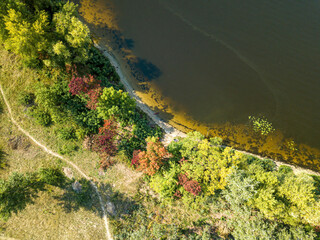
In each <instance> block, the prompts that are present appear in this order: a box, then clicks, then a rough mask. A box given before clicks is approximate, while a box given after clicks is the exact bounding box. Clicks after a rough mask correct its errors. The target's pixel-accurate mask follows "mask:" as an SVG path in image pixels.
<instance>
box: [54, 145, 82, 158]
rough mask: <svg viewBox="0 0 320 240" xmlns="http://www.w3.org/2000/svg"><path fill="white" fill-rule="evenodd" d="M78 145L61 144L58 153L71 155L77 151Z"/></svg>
mask: <svg viewBox="0 0 320 240" xmlns="http://www.w3.org/2000/svg"><path fill="white" fill-rule="evenodd" d="M78 149H79V147H78V146H77V145H76V144H74V143H67V144H64V145H62V147H60V149H59V151H58V152H59V153H60V154H62V155H71V154H72V153H73V152H75V151H78Z"/></svg>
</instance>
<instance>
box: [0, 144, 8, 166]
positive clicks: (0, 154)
mask: <svg viewBox="0 0 320 240" xmlns="http://www.w3.org/2000/svg"><path fill="white" fill-rule="evenodd" d="M6 165H7V164H6V159H5V152H4V151H3V150H2V147H1V146H0V169H1V168H4V167H5V166H6Z"/></svg>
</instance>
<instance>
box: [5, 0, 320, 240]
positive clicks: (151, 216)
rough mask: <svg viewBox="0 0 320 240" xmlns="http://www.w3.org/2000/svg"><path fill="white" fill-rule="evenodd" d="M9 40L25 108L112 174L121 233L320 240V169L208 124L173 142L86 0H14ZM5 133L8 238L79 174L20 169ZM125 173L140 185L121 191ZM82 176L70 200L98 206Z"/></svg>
mask: <svg viewBox="0 0 320 240" xmlns="http://www.w3.org/2000/svg"><path fill="white" fill-rule="evenodd" d="M0 41H1V46H0V48H1V49H0V53H1V58H2V60H1V61H0V84H1V86H2V88H3V89H4V90H5V93H6V94H7V96H8V99H9V101H10V104H11V105H12V108H13V109H14V114H16V115H17V117H18V118H19V119H20V120H19V121H20V123H21V124H22V125H23V126H24V127H25V128H27V129H29V131H30V132H32V133H33V134H34V135H35V136H37V138H39V139H41V140H42V141H45V142H47V143H48V144H49V146H51V147H52V148H53V149H54V150H55V151H57V152H58V153H59V154H61V155H63V156H66V157H67V158H69V159H70V161H73V162H75V163H76V164H78V165H80V166H81V167H82V169H83V170H85V171H87V172H88V173H90V176H92V177H93V178H95V179H96V181H97V182H99V183H100V184H99V186H100V188H99V190H100V191H101V192H104V194H105V195H106V196H107V195H108V196H107V197H106V199H112V202H114V205H115V208H116V213H114V214H109V215H108V218H109V219H110V223H111V229H112V235H113V238H114V239H243V240H245V239H246V240H247V239H283V240H287V239H320V177H319V176H318V175H310V174H306V173H299V172H294V171H293V170H292V169H291V168H290V167H288V166H280V167H278V166H277V165H276V164H275V163H274V162H273V161H272V160H270V159H262V158H257V157H253V156H250V155H246V154H244V153H240V152H238V151H236V150H235V149H233V148H231V147H226V146H224V145H223V144H222V140H221V139H220V138H219V137H210V138H207V137H205V136H203V135H202V134H201V133H199V132H189V133H188V135H187V137H185V138H176V139H174V140H173V141H172V142H171V143H170V144H169V145H168V146H164V145H163V143H162V142H161V141H160V140H161V138H162V137H163V135H164V132H163V131H162V130H161V128H160V127H158V126H157V125H156V124H154V123H153V122H152V121H151V119H150V118H148V116H147V115H146V114H145V113H144V112H142V111H141V110H139V109H138V108H137V105H136V101H135V100H134V99H133V98H131V97H130V96H129V94H128V93H127V92H126V91H125V89H124V87H123V85H122V84H121V82H120V79H119V76H118V75H117V73H116V72H115V70H114V68H113V67H112V65H111V64H110V62H109V61H108V59H107V58H105V57H104V56H103V54H102V53H100V52H99V50H97V49H96V48H95V47H94V44H93V39H92V36H91V34H90V30H89V28H88V27H87V26H86V25H85V24H83V23H82V22H81V21H80V18H79V15H78V12H77V5H76V4H74V3H72V2H69V1H64V0H33V1H27V0H2V1H1V2H0ZM5 112H6V107H5V104H4V103H3V102H1V107H0V116H1V125H2V124H3V126H0V127H1V129H4V128H6V127H7V126H9V125H8V124H9V123H7V124H5V120H3V119H5V118H6V113H5ZM1 129H0V130H1ZM1 131H2V132H1V134H2V136H1V138H2V140H1V141H0V147H1V148H0V174H1V180H0V218H1V222H0V236H1V234H4V236H6V233H7V232H6V230H5V229H6V226H7V227H8V226H9V225H10V224H17V223H12V222H9V221H10V218H12V217H13V216H15V215H17V214H22V212H23V211H25V210H26V209H27V206H29V205H32V204H34V201H35V200H34V199H36V198H39V197H40V198H41V194H40V193H41V192H49V193H50V192H51V191H60V190H58V189H67V188H68V186H70V185H71V180H69V179H68V178H66V176H65V175H64V173H63V164H61V163H60V162H59V161H53V162H52V164H51V165H50V166H45V167H39V168H38V169H37V170H34V169H33V171H32V169H29V167H26V168H28V171H27V172H25V171H24V170H21V168H20V170H19V168H17V169H16V170H15V171H11V170H10V164H11V165H12V166H13V165H14V163H11V162H10V159H11V158H10V157H8V155H10V154H8V153H9V152H11V150H9V147H7V146H8V142H9V140H10V139H7V138H6V136H4V130H1ZM10 141H11V140H10ZM13 149H14V148H13ZM13 156H14V155H13ZM88 156H89V157H88ZM8 159H9V160H8ZM23 160H24V159H22V158H21V159H16V160H14V161H23ZM19 164H20V163H19ZM24 164H26V165H28V163H24ZM120 166H121V167H120ZM119 169H120V170H119ZM117 171H120V173H119V172H117ZM128 172H130V174H127V173H128ZM125 175H128V176H130V177H131V178H132V179H131V180H132V183H131V182H130V184H128V186H125V187H123V186H121V188H120V187H119V188H117V187H114V188H113V187H112V186H113V182H112V181H114V182H116V183H117V184H120V183H121V181H122V178H121V176H125ZM119 182H120V183H119ZM80 183H81V184H82V190H81V192H80V193H79V194H80V195H78V196H77V195H74V193H73V195H72V197H69V200H68V201H71V202H70V204H75V203H74V202H76V204H77V206H78V208H86V209H89V208H88V207H86V206H87V205H86V204H87V203H88V202H90V201H93V200H92V198H90V197H89V198H88V196H87V195H86V194H91V190H90V185H89V184H88V183H86V181H84V180H81V181H80ZM126 184H127V183H126V182H125V184H124V185H126ZM107 185H108V187H106V186H107ZM120 185H121V184H120ZM120 185H119V186H120ZM131 186H133V187H132V189H129V187H131ZM50 189H55V190H50ZM64 191H66V190H64ZM37 196H38V197H37ZM90 206H91V205H90ZM71 211H72V210H71ZM8 224H9V225H8ZM8 228H9V227H8ZM100 231H103V230H101V229H100ZM12 234H13V235H10V237H14V233H12ZM58 237H60V238H63V235H61V236H58ZM91 237H92V236H91ZM89 238H90V237H89ZM92 238H93V237H92ZM75 239H77V238H75ZM79 239H81V237H79ZM87 239H88V237H87Z"/></svg>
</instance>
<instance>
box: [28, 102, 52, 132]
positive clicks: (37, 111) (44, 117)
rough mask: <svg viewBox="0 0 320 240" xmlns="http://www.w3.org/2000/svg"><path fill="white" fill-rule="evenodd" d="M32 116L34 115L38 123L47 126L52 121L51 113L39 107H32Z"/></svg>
mask: <svg viewBox="0 0 320 240" xmlns="http://www.w3.org/2000/svg"><path fill="white" fill-rule="evenodd" d="M31 116H32V117H34V119H35V120H36V122H37V123H38V124H40V125H42V126H45V127H47V126H49V125H50V124H51V122H52V120H51V116H50V114H49V113H48V112H47V111H45V110H43V109H41V108H37V107H34V108H32V109H31Z"/></svg>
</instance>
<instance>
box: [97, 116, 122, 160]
mask: <svg viewBox="0 0 320 240" xmlns="http://www.w3.org/2000/svg"><path fill="white" fill-rule="evenodd" d="M116 134H117V126H116V125H115V122H113V121H111V120H105V122H104V125H103V127H101V128H99V134H97V135H95V136H94V137H93V146H92V149H93V150H94V151H96V152H99V153H100V154H104V155H106V156H111V155H113V154H115V153H116V150H117V146H116V145H115V136H116Z"/></svg>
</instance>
